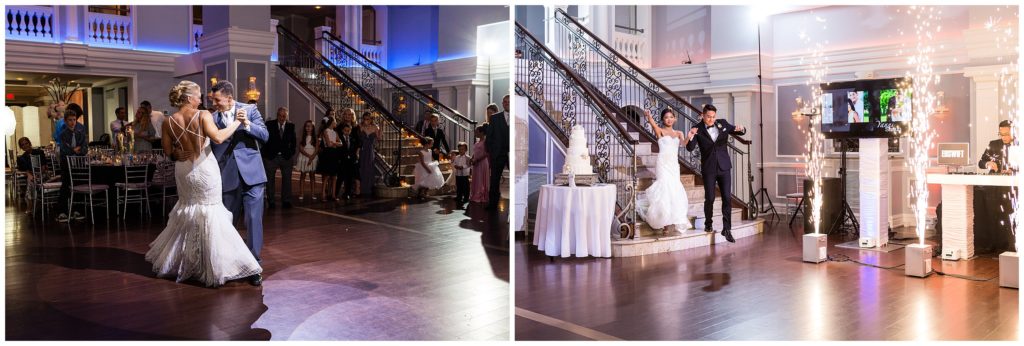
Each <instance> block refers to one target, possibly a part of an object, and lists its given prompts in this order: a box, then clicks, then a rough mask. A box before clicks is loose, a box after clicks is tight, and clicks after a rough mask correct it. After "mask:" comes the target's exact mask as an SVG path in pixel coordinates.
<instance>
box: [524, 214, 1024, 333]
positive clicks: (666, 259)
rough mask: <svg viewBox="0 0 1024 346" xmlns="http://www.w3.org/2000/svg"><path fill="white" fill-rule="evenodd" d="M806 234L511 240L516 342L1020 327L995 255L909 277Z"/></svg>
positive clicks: (897, 261) (886, 262) (900, 258)
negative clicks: (602, 245) (678, 246)
mask: <svg viewBox="0 0 1024 346" xmlns="http://www.w3.org/2000/svg"><path fill="white" fill-rule="evenodd" d="M802 234H803V233H802V230H801V229H794V230H790V229H789V228H788V226H787V225H786V223H785V222H782V223H775V224H773V225H771V226H769V228H768V230H767V231H766V233H763V234H759V235H756V236H753V237H749V238H742V239H738V240H737V242H736V243H735V244H729V243H725V244H718V245H715V246H712V247H705V248H696V249H689V250H684V251H678V252H671V253H662V254H655V255H648V256H642V257H631V258H611V259H604V258H593V257H591V258H568V259H563V258H558V259H554V260H553V261H552V260H550V259H549V258H547V257H546V256H544V254H543V253H541V252H538V251H537V249H536V247H535V246H532V245H527V244H528V243H527V242H525V241H523V240H522V239H521V238H522V235H521V234H520V239H518V240H517V241H516V242H515V246H514V248H515V252H516V254H515V275H516V288H515V289H516V327H515V330H516V332H515V334H516V340H594V339H598V337H599V336H601V335H602V334H603V335H607V336H609V337H612V338H619V339H624V340H917V339H926V340H931V339H935V340H1016V339H1017V338H1018V336H1019V330H1018V291H1017V290H1016V289H1008V288H1000V287H999V282H998V281H999V280H998V278H993V277H995V276H996V275H998V259H997V258H995V257H993V256H989V257H977V258H974V259H972V260H969V261H959V262H948V261H942V260H939V259H937V258H936V259H934V260H933V268H935V269H936V270H938V271H941V272H944V273H947V274H959V275H967V276H971V277H975V278H980V279H989V278H992V279H990V280H987V281H970V280H965V279H962V278H955V277H952V276H948V275H947V276H943V275H937V274H933V275H931V276H929V277H927V278H923V279H922V278H914V277H908V276H905V275H904V268H903V267H898V268H894V269H880V268H874V267H869V266H864V265H859V264H855V263H853V262H835V261H830V262H825V263H821V264H810V263H804V262H802V261H801V239H800V237H801V236H802ZM839 238H840V237H838V236H833V237H832V239H830V246H829V248H828V252H829V255H830V256H832V257H835V258H840V259H841V258H842V255H846V256H848V257H849V258H852V259H854V260H859V261H861V262H865V263H870V264H874V265H877V266H882V267H892V266H898V265H901V264H903V262H904V250H903V249H900V250H896V251H892V252H889V253H879V252H871V251H859V250H854V249H844V248H837V247H835V245H836V244H837V243H841V242H843V241H844V239H839ZM849 240H853V238H850V239H845V241H849ZM524 311H525V313H524ZM534 314H539V315H540V316H543V318H536V315H534ZM531 316H532V318H531ZM545 321H546V322H547V323H545ZM551 321H557V323H551ZM563 324H569V325H575V326H577V327H564V325H563ZM559 325H563V326H559ZM588 335H589V336H588ZM595 335H596V336H597V337H595Z"/></svg>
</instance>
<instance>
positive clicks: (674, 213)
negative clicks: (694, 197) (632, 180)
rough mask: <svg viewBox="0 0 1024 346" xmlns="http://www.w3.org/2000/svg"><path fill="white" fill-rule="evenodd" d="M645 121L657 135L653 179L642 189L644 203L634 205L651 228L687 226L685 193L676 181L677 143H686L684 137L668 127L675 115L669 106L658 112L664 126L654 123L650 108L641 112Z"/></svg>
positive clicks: (687, 202) (682, 228) (663, 229)
mask: <svg viewBox="0 0 1024 346" xmlns="http://www.w3.org/2000/svg"><path fill="white" fill-rule="evenodd" d="M644 115H646V116H647V121H648V122H649V123H650V124H651V128H653V129H654V133H655V135H656V136H657V137H658V148H659V149H660V152H658V161H657V165H656V166H655V169H654V172H655V173H654V177H655V180H654V183H653V184H651V186H650V187H648V188H647V190H645V193H646V195H647V203H646V207H644V208H638V209H639V210H638V211H639V212H640V216H641V217H643V218H644V221H646V222H647V224H648V225H649V226H651V228H653V229H662V234H666V233H667V231H668V229H667V226H675V229H676V230H679V231H683V230H687V229H690V220H689V218H687V216H686V212H687V210H688V209H689V206H690V202H689V199H688V198H687V197H686V190H684V189H683V183H682V182H681V181H679V156H678V155H679V147H682V146H684V145H686V137H685V136H684V134H683V133H682V132H680V131H676V130H674V129H672V125H673V124H675V122H676V115H675V113H672V110H670V109H665V110H663V111H662V112H661V122H662V123H663V124H664V125H665V127H663V128H662V127H658V125H657V124H656V123H655V122H654V118H653V117H651V113H650V112H646V111H645V112H644Z"/></svg>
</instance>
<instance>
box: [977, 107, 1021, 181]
mask: <svg viewBox="0 0 1024 346" xmlns="http://www.w3.org/2000/svg"><path fill="white" fill-rule="evenodd" d="M1011 127H1012V124H1011V123H1010V121H1009V120H1003V121H1002V122H1000V123H999V139H996V140H993V141H991V142H988V149H985V153H983V154H981V159H980V160H978V168H981V169H988V171H989V173H1013V171H1012V170H1011V168H1010V165H1009V161H1008V160H1009V157H1010V155H1009V152H1008V150H1009V148H1010V146H1011V144H1010V143H1012V142H1013V133H1012V132H1011Z"/></svg>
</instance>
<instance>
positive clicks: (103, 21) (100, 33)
mask: <svg viewBox="0 0 1024 346" xmlns="http://www.w3.org/2000/svg"><path fill="white" fill-rule="evenodd" d="M85 30H86V38H85V40H86V43H88V44H90V45H98V46H109V47H117V48H131V47H132V39H133V38H132V18H131V17H126V16H117V15H110V14H104V13H93V12H87V13H86V17H85Z"/></svg>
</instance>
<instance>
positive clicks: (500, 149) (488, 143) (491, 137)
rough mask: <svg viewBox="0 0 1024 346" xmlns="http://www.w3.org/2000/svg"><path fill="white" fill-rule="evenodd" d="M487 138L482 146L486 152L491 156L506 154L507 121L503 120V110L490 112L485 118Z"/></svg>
mask: <svg viewBox="0 0 1024 346" xmlns="http://www.w3.org/2000/svg"><path fill="white" fill-rule="evenodd" d="M487 122H488V127H487V138H486V139H485V142H484V147H485V148H487V154H489V155H491V156H502V155H504V156H508V151H509V150H508V147H509V146H508V142H509V138H508V136H509V134H508V122H507V121H505V112H498V113H494V114H491V117H490V119H488V120H487Z"/></svg>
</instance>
